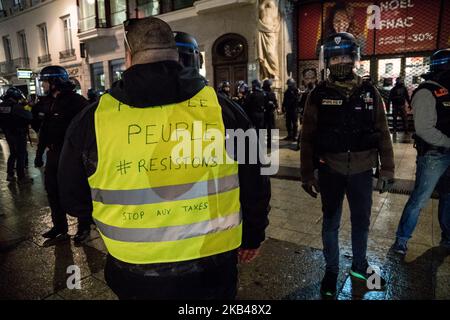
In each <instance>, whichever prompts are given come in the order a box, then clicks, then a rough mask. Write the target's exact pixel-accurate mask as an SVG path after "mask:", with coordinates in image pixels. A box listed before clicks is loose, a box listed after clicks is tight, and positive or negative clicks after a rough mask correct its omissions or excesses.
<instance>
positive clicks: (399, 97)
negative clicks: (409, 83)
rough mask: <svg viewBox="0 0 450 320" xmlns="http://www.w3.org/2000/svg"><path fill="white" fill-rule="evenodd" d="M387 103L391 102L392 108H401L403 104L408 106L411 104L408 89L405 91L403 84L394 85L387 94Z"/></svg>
mask: <svg viewBox="0 0 450 320" xmlns="http://www.w3.org/2000/svg"><path fill="white" fill-rule="evenodd" d="M389 101H390V102H392V104H393V105H394V106H403V105H404V104H405V102H408V105H410V104H411V101H410V98H409V94H408V89H406V87H405V85H403V84H396V85H395V86H394V87H393V88H392V89H391V91H390V92H389Z"/></svg>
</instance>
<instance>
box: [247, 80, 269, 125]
mask: <svg viewBox="0 0 450 320" xmlns="http://www.w3.org/2000/svg"><path fill="white" fill-rule="evenodd" d="M265 102H266V97H265V95H264V92H263V90H262V87H261V81H259V80H258V79H255V80H253V81H252V91H251V92H250V94H249V95H248V96H247V99H246V100H245V103H244V106H245V112H247V114H248V116H249V118H250V120H251V121H252V123H253V125H254V126H255V128H256V129H264V110H265Z"/></svg>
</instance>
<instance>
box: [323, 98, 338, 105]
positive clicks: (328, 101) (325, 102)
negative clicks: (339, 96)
mask: <svg viewBox="0 0 450 320" xmlns="http://www.w3.org/2000/svg"><path fill="white" fill-rule="evenodd" d="M322 105H324V106H341V105H342V100H334V99H322Z"/></svg>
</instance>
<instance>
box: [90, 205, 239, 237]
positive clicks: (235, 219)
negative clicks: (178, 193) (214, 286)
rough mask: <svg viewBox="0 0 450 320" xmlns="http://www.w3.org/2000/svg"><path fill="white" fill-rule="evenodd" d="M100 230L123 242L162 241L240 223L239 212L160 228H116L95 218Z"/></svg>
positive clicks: (201, 234) (204, 232)
mask: <svg viewBox="0 0 450 320" xmlns="http://www.w3.org/2000/svg"><path fill="white" fill-rule="evenodd" d="M95 223H96V224H97V227H98V229H99V230H100V232H101V233H102V234H103V235H104V236H106V237H108V238H110V239H112V240H117V241H124V242H162V241H176V240H182V239H188V238H193V237H198V236H203V235H207V234H210V233H216V232H221V231H224V230H228V229H231V228H234V227H237V226H238V225H239V224H240V223H241V214H240V212H238V213H235V214H231V215H229V216H226V217H220V218H217V219H213V220H208V221H202V222H197V223H192V224H190V225H184V226H173V227H162V228H145V229H144V228H118V227H115V226H109V225H107V224H104V223H102V222H100V221H98V220H95Z"/></svg>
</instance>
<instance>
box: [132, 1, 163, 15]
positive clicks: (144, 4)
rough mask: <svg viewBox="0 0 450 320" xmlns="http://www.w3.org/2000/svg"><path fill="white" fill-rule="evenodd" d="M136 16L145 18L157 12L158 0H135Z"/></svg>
mask: <svg viewBox="0 0 450 320" xmlns="http://www.w3.org/2000/svg"><path fill="white" fill-rule="evenodd" d="M137 10H138V13H137V15H138V17H139V18H145V17H150V16H156V15H158V14H159V1H158V0H137Z"/></svg>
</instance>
